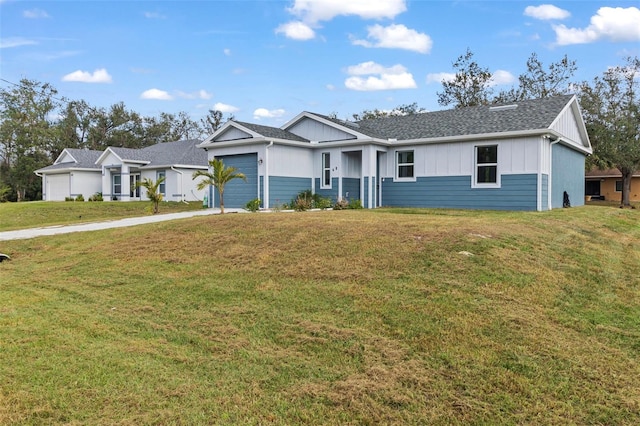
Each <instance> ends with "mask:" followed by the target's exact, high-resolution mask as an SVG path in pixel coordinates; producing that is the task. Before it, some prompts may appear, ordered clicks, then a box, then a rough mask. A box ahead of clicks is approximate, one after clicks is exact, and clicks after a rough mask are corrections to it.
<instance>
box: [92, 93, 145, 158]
mask: <svg viewBox="0 0 640 426" xmlns="http://www.w3.org/2000/svg"><path fill="white" fill-rule="evenodd" d="M92 120H93V125H92V126H91V128H90V130H89V147H90V148H91V149H97V150H103V149H105V148H107V147H109V146H118V147H124V148H143V147H145V146H148V145H150V144H151V143H152V141H148V140H146V139H145V137H144V136H145V132H144V120H143V118H142V117H141V116H140V115H139V114H138V113H137V112H134V111H129V110H127V108H126V107H125V105H124V103H123V102H119V103H117V104H113V105H112V106H111V107H110V108H109V109H108V110H106V109H104V108H96V109H94V110H93V112H92Z"/></svg>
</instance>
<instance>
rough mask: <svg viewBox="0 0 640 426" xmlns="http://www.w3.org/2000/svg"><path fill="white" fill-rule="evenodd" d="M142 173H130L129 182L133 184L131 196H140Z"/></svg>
mask: <svg viewBox="0 0 640 426" xmlns="http://www.w3.org/2000/svg"><path fill="white" fill-rule="evenodd" d="M139 183H140V173H134V174H132V175H129V184H130V186H131V192H130V193H129V196H130V197H132V198H140V185H139Z"/></svg>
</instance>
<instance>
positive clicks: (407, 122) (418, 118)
mask: <svg viewBox="0 0 640 426" xmlns="http://www.w3.org/2000/svg"><path fill="white" fill-rule="evenodd" d="M572 97H573V95H563V96H555V97H550V98H544V99H536V100H528V101H520V102H517V107H515V108H499V107H500V106H498V105H490V106H478V107H467V108H457V109H450V110H445V111H435V112H426V113H421V114H413V115H406V116H397V117H385V118H376V119H371V120H362V121H358V122H357V123H356V124H358V126H359V127H358V129H357V130H358V131H359V132H361V133H364V134H366V135H369V136H371V137H377V138H383V139H391V138H393V139H398V140H410V139H429V138H441V137H448V136H462V135H478V134H487V133H503V132H512V131H526V130H539V129H546V128H549V126H550V125H551V124H552V123H553V121H554V120H555V119H556V118H557V117H558V115H559V114H560V112H561V111H562V110H563V109H564V107H565V106H566V105H567V104H568V103H569V101H570V100H571V99H572ZM496 107H498V108H496Z"/></svg>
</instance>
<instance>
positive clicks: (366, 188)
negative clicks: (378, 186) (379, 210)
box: [362, 176, 375, 207]
mask: <svg viewBox="0 0 640 426" xmlns="http://www.w3.org/2000/svg"><path fill="white" fill-rule="evenodd" d="M362 181H363V183H364V196H363V197H362V207H367V206H368V205H369V203H368V202H367V199H368V197H369V176H364V177H363V178H362ZM374 206H375V204H374Z"/></svg>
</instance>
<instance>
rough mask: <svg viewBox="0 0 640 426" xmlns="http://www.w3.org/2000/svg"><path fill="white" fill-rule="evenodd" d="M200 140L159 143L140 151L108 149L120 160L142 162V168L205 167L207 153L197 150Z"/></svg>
mask: <svg viewBox="0 0 640 426" xmlns="http://www.w3.org/2000/svg"><path fill="white" fill-rule="evenodd" d="M200 142H202V141H200V140H198V139H188V140H183V141H176V142H161V143H157V144H155V145H151V146H147V147H145V148H141V149H133V148H117V147H110V148H111V150H112V151H113V152H114V153H115V154H117V155H118V157H120V158H121V159H122V160H125V161H126V160H128V161H144V162H145V163H146V164H145V165H144V167H147V168H153V167H157V166H170V165H177V164H180V165H192V166H206V165H207V152H206V151H205V150H204V149H200V148H197V147H196V145H198V144H199V143H200Z"/></svg>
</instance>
